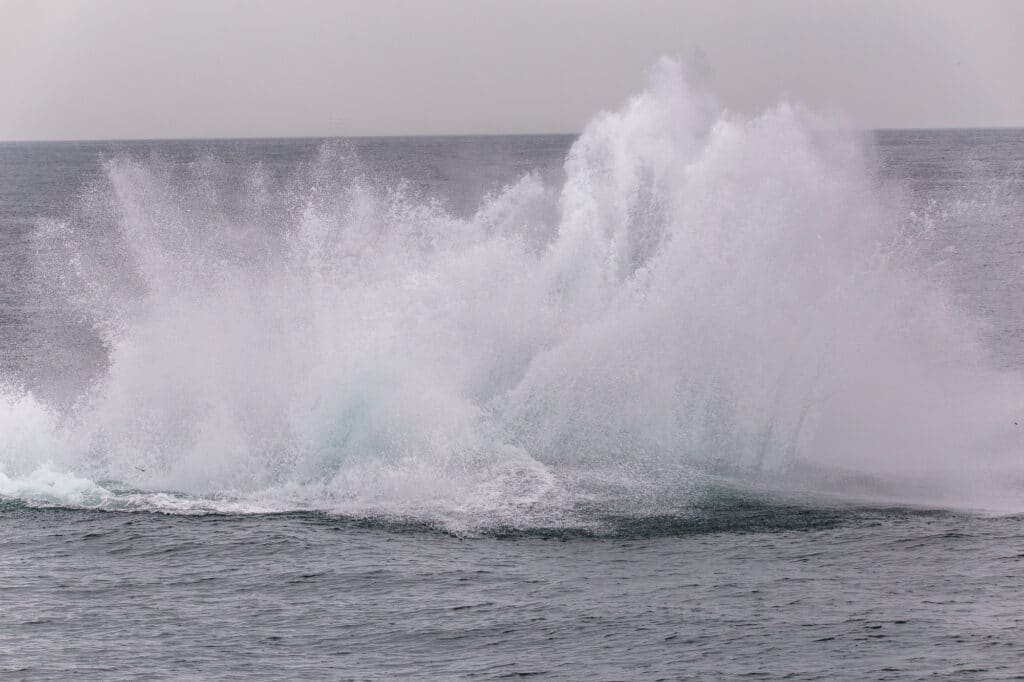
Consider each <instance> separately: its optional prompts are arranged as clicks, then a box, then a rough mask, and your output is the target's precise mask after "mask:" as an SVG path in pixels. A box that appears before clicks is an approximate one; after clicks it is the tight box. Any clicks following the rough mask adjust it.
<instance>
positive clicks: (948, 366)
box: [0, 60, 1024, 527]
mask: <svg viewBox="0 0 1024 682" xmlns="http://www.w3.org/2000/svg"><path fill="white" fill-rule="evenodd" d="M866 149H867V147H866V145H865V144H864V142H863V141H862V140H861V139H860V137H859V136H858V135H857V134H856V133H853V132H851V131H848V130H844V129H843V128H842V126H838V125H837V124H836V122H835V121H831V120H826V119H821V118H819V117H817V116H815V115H814V114H813V113H811V112H808V111H806V110H804V109H802V108H800V107H798V106H795V105H791V104H788V103H785V102H784V103H781V104H779V105H777V106H775V107H773V108H771V109H769V110H767V111H765V112H763V113H761V114H760V115H757V116H754V117H744V116H741V115H738V114H735V113H731V112H728V111H726V110H725V109H723V107H721V106H720V105H719V104H718V103H717V102H716V100H715V99H714V97H713V96H712V95H710V94H709V93H707V92H704V91H703V90H701V89H700V88H697V87H694V86H691V85H690V84H688V82H687V79H686V77H685V69H684V67H683V66H681V65H680V64H679V63H678V62H675V61H672V60H662V61H661V62H659V64H658V65H657V66H656V67H655V68H654V69H653V70H652V73H651V76H650V79H649V82H648V85H647V87H646V89H645V90H643V91H642V92H640V93H639V94H637V95H635V96H634V97H632V98H631V99H630V100H629V101H628V102H626V103H625V104H624V106H622V107H621V108H620V109H619V110H617V111H613V112H605V113H602V114H599V115H598V116H596V117H595V118H594V119H593V120H592V121H591V122H590V123H589V124H588V125H587V127H586V129H585V130H584V131H583V133H582V134H581V135H580V137H579V138H578V139H577V140H576V142H575V143H574V144H573V146H572V148H571V150H570V151H569V153H568V156H567V158H566V160H565V164H564V180H561V181H559V182H552V181H550V180H545V179H544V178H543V177H542V176H541V175H540V174H536V173H533V174H527V175H525V176H523V177H522V178H521V179H519V180H518V181H517V182H515V183H513V184H512V185H510V186H508V187H506V188H505V189H504V190H502V191H500V192H496V193H494V194H492V195H489V196H487V197H486V198H485V199H484V200H483V202H482V203H481V205H480V206H479V208H478V209H477V210H476V211H475V213H473V214H472V215H471V216H469V217H460V216H457V215H454V214H452V213H450V212H448V211H446V210H445V209H444V208H443V206H442V205H440V204H439V203H437V202H434V201H425V200H422V199H421V198H418V197H417V196H415V194H414V193H412V192H410V191H409V190H408V188H407V186H405V185H402V184H397V185H388V184H383V185H382V184H379V183H375V182H374V180H373V178H372V177H371V176H370V175H369V174H367V173H366V172H364V170H363V166H362V164H361V163H360V161H359V159H358V158H357V156H356V155H355V154H354V153H353V152H352V150H351V149H350V148H348V147H347V146H346V145H345V144H344V143H337V144H327V145H325V146H324V147H323V148H322V150H321V152H320V154H319V157H318V159H317V161H316V162H315V163H313V164H310V165H308V166H306V167H302V168H298V169H296V171H295V172H294V173H293V174H292V176H291V177H290V178H288V179H286V180H275V179H274V178H272V177H271V176H270V175H269V174H268V173H267V172H266V171H265V170H264V169H263V168H262V167H260V166H259V165H256V166H254V167H253V168H251V169H247V170H246V171H245V172H244V173H242V175H243V176H244V177H242V179H241V180H239V169H238V168H230V167H227V166H225V165H224V164H221V163H218V162H217V161H216V160H213V159H208V158H197V159H196V160H195V161H194V162H193V163H191V164H189V166H188V167H187V168H186V169H185V170H182V169H181V168H180V167H178V166H175V165H174V164H172V163H169V162H166V161H162V160H160V159H159V158H152V159H149V160H147V161H139V160H134V159H131V158H126V157H118V158H113V159H109V160H107V161H105V163H104V170H105V174H104V177H103V179H102V180H101V181H100V182H97V183H95V184H93V185H91V186H89V187H88V188H86V189H85V190H84V191H83V192H82V193H81V196H80V198H79V200H78V202H77V204H76V206H75V208H74V210H72V211H71V212H70V214H69V215H68V216H67V217H65V218H63V219H53V220H46V221H43V222H41V223H40V225H39V226H38V229H37V230H36V234H35V252H36V254H37V261H38V268H39V271H40V272H41V273H42V274H43V275H44V277H45V281H47V282H48V283H49V286H50V289H49V290H50V291H52V292H53V293H54V295H55V296H60V297H61V298H62V299H64V300H66V301H67V304H68V305H70V306H71V307H72V308H73V309H74V311H75V313H76V314H77V315H78V316H79V317H81V318H82V319H84V320H87V321H88V324H89V325H90V327H91V329H93V330H94V332H95V334H96V335H97V336H98V337H99V338H100V339H101V341H102V344H103V347H104V349H105V351H106V363H105V366H104V369H103V371H102V372H100V374H99V375H98V376H97V377H96V378H95V380H94V381H93V382H92V383H91V385H90V386H89V387H88V388H87V389H86V390H84V391H83V392H82V393H81V395H78V396H77V397H76V398H75V399H74V400H72V401H68V402H67V404H66V405H64V406H63V407H57V406H56V405H57V403H56V402H52V401H51V402H47V401H44V400H43V399H41V398H39V397H38V395H39V394H40V393H39V391H38V390H36V391H32V390H27V389H24V388H17V387H13V386H11V385H10V384H9V383H8V385H6V387H5V388H4V390H3V391H2V392H0V442H2V444H0V496H7V497H13V498H17V499H22V500H38V501H40V503H41V504H43V503H45V504H50V503H60V504H69V505H72V506H77V505H83V506H94V507H99V508H122V507H125V506H127V507H131V508H152V509H154V510H161V511H171V512H181V513H191V512H195V511H247V510H248V511H254V512H266V511H287V510H293V509H301V510H321V511H327V512H331V513H338V514H346V515H355V516H359V515H367V516H374V515H397V516H402V517H407V518H420V519H427V520H430V521H431V522H437V523H440V524H442V525H449V526H453V527H480V526H482V527H486V526H491V527H497V526H505V527H530V526H549V525H552V524H554V525H560V524H572V523H576V522H577V520H578V519H576V515H577V510H579V509H580V508H583V507H586V508H596V509H603V510H606V511H608V510H612V511H614V512H615V513H618V512H619V511H624V512H627V513H629V514H633V515H638V516H644V515H648V516H651V517H655V516H657V515H658V514H659V513H662V512H663V511H664V509H665V506H666V505H671V506H672V507H673V508H680V507H683V508H685V507H687V505H688V504H689V505H691V506H692V507H693V508H697V506H699V500H700V499H703V498H702V495H704V494H705V491H706V490H707V489H708V485H709V481H712V482H714V481H727V482H728V484H729V485H734V486H740V487H741V488H743V487H746V488H750V489H757V488H769V489H772V490H778V491H783V492H785V491H796V490H802V491H812V492H818V493H830V494H840V495H847V496H866V497H872V498H879V499H890V500H900V501H903V502H924V503H935V504H943V505H954V506H976V507H985V508H999V509H1019V508H1020V506H1021V505H1020V502H1021V499H1022V497H1021V491H1022V490H1024V485H1022V469H1021V467H1020V466H1019V463H1018V462H1017V460H1018V459H1019V457H1018V453H1019V451H1020V448H1019V436H1018V433H1017V432H1016V431H1015V430H1014V425H1013V422H1014V417H1015V415H1019V414H1020V413H1021V407H1022V405H1021V396H1024V393H1022V392H1021V390H1020V389H1021V388H1022V382H1021V377H1019V376H1017V375H1016V374H1013V373H1010V372H1006V371H997V370H996V369H993V368H992V366H991V364H990V363H989V362H988V359H987V357H986V351H985V348H984V346H983V344H982V343H981V342H980V341H979V338H980V336H979V330H980V327H979V324H978V323H977V322H976V321H975V320H974V319H972V318H971V316H969V315H967V314H965V313H964V312H963V311H961V310H959V309H958V308H957V307H956V306H955V305H953V303H952V302H951V299H950V298H949V296H947V294H946V293H945V292H944V291H943V290H942V288H941V287H939V286H937V285H936V284H935V283H934V282H931V281H929V280H928V279H927V278H925V277H923V276H921V275H920V274H917V273H916V272H915V267H914V266H913V264H914V263H915V260H916V259H917V257H918V256H919V253H918V252H917V251H918V250H917V246H916V245H917V243H918V242H919V239H920V237H921V234H922V233H923V232H925V231H927V229H928V226H927V224H926V222H927V221H907V220H906V219H905V216H903V215H901V214H900V212H899V210H898V205H896V204H893V202H891V201H889V200H888V199H886V197H887V196H888V194H887V192H886V191H885V190H884V188H883V187H881V186H880V183H879V181H878V179H877V177H876V176H875V174H874V172H873V166H872V163H871V160H870V158H869V157H868V154H867V152H866V151H865V150H866ZM68 405H70V406H68ZM103 481H106V482H108V483H107V484H103V483H101V482H103ZM111 482H113V483H111ZM172 491H174V492H173V493H172Z"/></svg>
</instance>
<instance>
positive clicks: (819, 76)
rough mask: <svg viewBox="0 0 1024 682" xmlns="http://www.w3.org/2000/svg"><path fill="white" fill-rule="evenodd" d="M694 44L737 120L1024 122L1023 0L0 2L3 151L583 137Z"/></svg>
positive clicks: (874, 123) (872, 123) (877, 123)
mask: <svg viewBox="0 0 1024 682" xmlns="http://www.w3.org/2000/svg"><path fill="white" fill-rule="evenodd" d="M696 49H700V50H702V51H703V53H704V54H705V55H706V58H707V62H708V63H709V64H710V67H711V72H712V76H711V82H712V88H713V90H714V91H715V92H716V93H717V94H718V95H719V97H720V98H721V100H722V101H723V102H724V103H725V104H726V105H727V106H729V107H731V108H733V109H738V110H743V111H750V110H756V109H758V108H761V107H764V106H767V105H770V104H771V103H773V102H775V101H777V100H778V99H779V98H780V97H782V96H784V95H788V96H789V97H791V98H792V99H796V100H799V101H802V102H805V103H807V104H809V105H811V106H813V107H815V108H818V109H823V110H827V111H838V112H842V113H844V114H845V115H847V116H848V117H849V118H850V119H851V120H852V121H853V122H854V123H855V124H857V125H859V126H863V127H945V126H1024V0H1022V1H1016V0H960V1H951V0H884V1H882V0H878V1H876V2H871V1H864V2H852V1H847V0H776V1H753V0H751V1H744V2H740V1H737V0H725V1H723V0H714V1H707V2H703V1H702V2H696V1H694V2H687V1H683V0H676V1H668V0H632V1H618V0H361V1H356V0H337V1H328V0H0V139H84V138H140V137H142V138H153V137H250V136H252V137H258V136H303V135H311V136H316V135H378V134H379V135H391V134H435V133H526V132H571V131H577V130H579V129H580V128H581V127H582V126H583V124H584V123H586V121H587V120H588V119H589V118H590V116H591V115H593V114H594V113H595V112H596V111H598V110H600V109H602V108H607V107H611V106H615V105H616V104H617V102H618V101H619V100H621V99H622V98H623V97H624V96H626V95H628V94H629V93H630V92H632V91H634V90H636V89H637V88H638V87H640V85H641V84H642V82H643V73H644V71H645V70H646V69H647V67H649V66H650V65H651V64H652V63H653V62H654V60H655V59H656V58H657V57H658V56H660V55H663V54H681V55H691V54H693V53H694V51H695V50H696Z"/></svg>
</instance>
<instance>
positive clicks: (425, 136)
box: [0, 125, 1024, 144]
mask: <svg viewBox="0 0 1024 682" xmlns="http://www.w3.org/2000/svg"><path fill="white" fill-rule="evenodd" d="M955 130H965V131H968V130H975V131H977V130H1003V131H1009V130H1024V125H1012V126H924V127H922V126H909V127H884V128H854V129H851V132H861V133H863V132H868V133H886V132H942V131H955ZM581 134H582V131H579V132H559V133H387V134H380V135H241V136H237V137H225V136H216V135H212V136H202V137H67V138H3V139H0V144H33V143H35V144H48V143H81V142H108V143H113V142H230V141H239V142H247V141H260V140H295V141H299V140H385V139H415V138H420V139H430V138H438V139H445V138H485V137H579V136H580V135H581Z"/></svg>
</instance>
